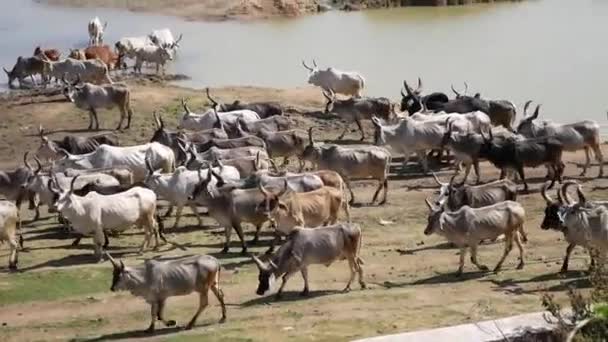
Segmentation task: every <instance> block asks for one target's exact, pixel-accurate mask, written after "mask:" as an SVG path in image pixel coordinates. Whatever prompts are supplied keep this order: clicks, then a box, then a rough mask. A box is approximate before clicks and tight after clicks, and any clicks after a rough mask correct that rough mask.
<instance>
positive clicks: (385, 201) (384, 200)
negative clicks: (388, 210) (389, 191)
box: [378, 200, 386, 205]
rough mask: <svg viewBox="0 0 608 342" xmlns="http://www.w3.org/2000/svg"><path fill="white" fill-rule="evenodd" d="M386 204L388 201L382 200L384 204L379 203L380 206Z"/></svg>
mask: <svg viewBox="0 0 608 342" xmlns="http://www.w3.org/2000/svg"><path fill="white" fill-rule="evenodd" d="M385 204H386V200H382V202H380V203H378V205H385Z"/></svg>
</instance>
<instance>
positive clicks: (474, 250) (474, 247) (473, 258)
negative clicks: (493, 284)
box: [469, 241, 490, 272]
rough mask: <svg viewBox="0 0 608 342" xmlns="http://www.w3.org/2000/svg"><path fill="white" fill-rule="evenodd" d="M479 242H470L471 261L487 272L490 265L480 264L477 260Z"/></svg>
mask: <svg viewBox="0 0 608 342" xmlns="http://www.w3.org/2000/svg"><path fill="white" fill-rule="evenodd" d="M478 243H479V242H477V241H476V242H473V243H469V248H470V249H471V263H473V265H475V266H477V268H478V269H479V270H480V271H482V272H487V271H489V270H490V269H489V268H488V266H486V265H483V264H480V263H479V262H478V261H477V246H478Z"/></svg>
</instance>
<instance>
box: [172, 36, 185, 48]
mask: <svg viewBox="0 0 608 342" xmlns="http://www.w3.org/2000/svg"><path fill="white" fill-rule="evenodd" d="M182 38H184V34H183V33H180V34H179V38H177V40H176V41H175V43H174V45H175V46H179V42H181V41H182Z"/></svg>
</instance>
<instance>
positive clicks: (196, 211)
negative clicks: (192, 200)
mask: <svg viewBox="0 0 608 342" xmlns="http://www.w3.org/2000/svg"><path fill="white" fill-rule="evenodd" d="M190 210H192V212H193V213H194V215H196V219H197V220H198V225H199V226H201V227H202V226H203V218H202V217H201V214H199V213H198V208H196V205H194V204H191V205H190Z"/></svg>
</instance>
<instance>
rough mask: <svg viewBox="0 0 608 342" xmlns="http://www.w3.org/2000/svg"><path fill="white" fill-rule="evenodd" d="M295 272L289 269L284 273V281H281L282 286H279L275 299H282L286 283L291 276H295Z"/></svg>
mask: <svg viewBox="0 0 608 342" xmlns="http://www.w3.org/2000/svg"><path fill="white" fill-rule="evenodd" d="M293 274H294V272H293V271H288V272H287V273H285V274H284V275H283V281H282V282H281V286H280V287H279V291H277V294H276V295H275V299H277V300H278V299H281V297H283V289H284V288H285V284H287V281H288V280H289V278H291V276H293Z"/></svg>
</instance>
